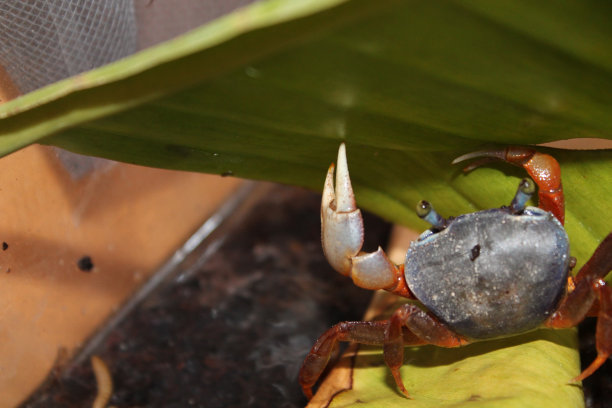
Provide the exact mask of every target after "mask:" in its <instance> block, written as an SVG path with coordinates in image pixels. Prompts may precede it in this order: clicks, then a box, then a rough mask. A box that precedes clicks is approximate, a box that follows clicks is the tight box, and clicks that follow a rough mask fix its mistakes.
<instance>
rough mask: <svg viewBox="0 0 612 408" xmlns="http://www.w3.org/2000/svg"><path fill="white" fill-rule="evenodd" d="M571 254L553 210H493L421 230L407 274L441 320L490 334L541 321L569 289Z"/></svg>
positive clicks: (474, 333)
mask: <svg viewBox="0 0 612 408" xmlns="http://www.w3.org/2000/svg"><path fill="white" fill-rule="evenodd" d="M569 258H570V257H569V243H568V238H567V234H566V232H565V229H564V228H563V226H562V225H561V223H559V221H557V219H556V218H555V217H554V216H553V215H552V214H551V213H549V212H546V211H543V210H541V209H539V208H534V207H527V209H526V210H525V211H524V213H523V214H521V215H514V214H511V213H510V212H509V211H508V210H506V209H492V210H485V211H480V212H476V213H471V214H465V215H462V216H459V217H457V218H456V219H454V220H453V221H452V222H451V223H450V225H449V226H448V227H447V228H446V229H444V230H442V231H441V232H438V233H435V234H433V235H429V236H426V234H423V235H422V236H421V238H420V240H419V241H417V242H415V243H413V244H412V246H411V248H410V249H409V250H408V253H407V255H406V263H405V275H406V281H407V283H408V286H409V287H410V289H411V290H412V292H413V293H414V295H415V296H416V297H417V298H418V299H419V300H420V301H421V302H422V303H423V305H424V306H425V307H426V308H427V309H428V310H429V311H430V312H432V313H433V314H434V315H436V316H437V317H438V318H439V319H440V320H441V321H442V322H444V323H446V324H447V325H448V326H449V327H450V328H452V329H453V330H454V331H456V332H457V333H459V334H461V335H464V336H466V337H468V338H472V339H488V338H494V337H503V336H509V335H513V334H519V333H522V332H525V331H529V330H532V329H535V328H537V327H538V326H539V325H541V324H542V323H543V322H544V320H546V318H547V317H548V316H550V314H551V313H552V312H553V311H554V309H555V307H556V306H557V304H558V302H559V299H560V298H561V296H562V295H563V293H564V290H565V286H566V284H567V273H568V269H569V266H568V265H569Z"/></svg>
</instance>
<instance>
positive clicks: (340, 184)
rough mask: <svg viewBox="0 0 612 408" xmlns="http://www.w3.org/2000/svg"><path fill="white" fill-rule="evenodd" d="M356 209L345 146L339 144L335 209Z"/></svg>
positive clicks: (340, 210) (347, 210)
mask: <svg viewBox="0 0 612 408" xmlns="http://www.w3.org/2000/svg"><path fill="white" fill-rule="evenodd" d="M356 209H357V204H356V203H355V196H354V194H353V187H352V186H351V179H350V177H349V171H348V164H347V162H346V147H345V146H344V143H342V144H340V148H339V149H338V160H337V162H336V211H339V212H350V211H354V210H356Z"/></svg>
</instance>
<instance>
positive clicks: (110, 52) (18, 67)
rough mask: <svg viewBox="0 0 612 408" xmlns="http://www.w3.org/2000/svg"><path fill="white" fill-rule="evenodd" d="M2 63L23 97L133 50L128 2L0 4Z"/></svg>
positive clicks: (133, 27) (60, 0)
mask: <svg viewBox="0 0 612 408" xmlns="http://www.w3.org/2000/svg"><path fill="white" fill-rule="evenodd" d="M0 30H1V31H0V63H1V64H2V65H3V66H4V68H5V69H6V71H7V72H8V74H9V75H10V76H11V78H12V79H13V82H14V83H15V84H16V85H17V87H18V88H19V89H20V91H21V92H22V93H25V92H28V91H31V90H33V89H36V88H39V87H41V86H43V85H46V84H48V83H51V82H54V81H57V80H59V79H62V78H66V77H68V76H71V75H74V74H77V73H79V72H83V71H86V70H89V69H92V68H95V67H97V66H100V65H103V64H105V63H108V62H111V61H114V60H116V59H119V58H121V57H124V56H126V55H129V54H131V53H133V52H134V51H135V50H136V41H137V37H136V36H137V32H136V24H135V21H134V7H133V3H132V0H110V1H101V0H96V1H91V0H27V1H15V0H0Z"/></svg>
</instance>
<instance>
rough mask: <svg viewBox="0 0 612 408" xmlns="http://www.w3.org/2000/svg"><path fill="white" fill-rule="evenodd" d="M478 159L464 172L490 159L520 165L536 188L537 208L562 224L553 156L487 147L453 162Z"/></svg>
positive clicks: (560, 192) (558, 173)
mask: <svg viewBox="0 0 612 408" xmlns="http://www.w3.org/2000/svg"><path fill="white" fill-rule="evenodd" d="M474 158H478V159H479V160H477V161H475V162H473V163H472V164H470V165H468V166H467V167H466V168H465V169H464V171H471V170H473V169H475V168H476V167H478V166H481V165H482V164H484V163H487V162H489V161H491V160H503V161H506V162H508V163H512V164H515V165H517V166H522V167H523V168H524V169H525V170H527V173H529V175H530V176H531V178H532V179H533V180H534V181H535V182H536V184H537V185H538V188H539V192H538V198H539V206H540V208H542V209H544V210H546V211H550V212H551V213H553V214H554V215H555V217H557V219H558V220H559V221H560V222H561V224H563V223H564V222H565V199H564V198H563V187H562V185H561V168H560V167H559V163H558V162H557V160H555V158H554V157H552V156H550V155H548V154H544V153H540V152H538V151H536V150H534V149H531V148H527V147H516V146H515V147H512V146H510V147H506V148H505V149H503V150H486V151H479V152H473V153H468V154H465V155H463V156H460V157H457V158H456V159H455V160H453V164H455V163H459V162H461V161H464V160H469V159H474Z"/></svg>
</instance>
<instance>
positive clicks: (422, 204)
mask: <svg viewBox="0 0 612 408" xmlns="http://www.w3.org/2000/svg"><path fill="white" fill-rule="evenodd" d="M416 213H417V215H418V216H419V217H420V218H422V219H424V220H425V221H427V222H428V223H430V224H431V225H432V226H433V227H434V228H438V229H442V228H444V227H446V223H447V221H446V219H445V218H444V217H442V216H441V215H440V214H438V213H437V212H436V210H434V208H433V206H432V205H431V204H430V203H429V202H428V201H425V200H421V201H419V203H418V204H417V206H416Z"/></svg>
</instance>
